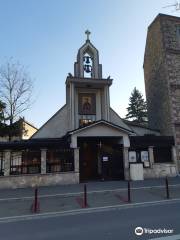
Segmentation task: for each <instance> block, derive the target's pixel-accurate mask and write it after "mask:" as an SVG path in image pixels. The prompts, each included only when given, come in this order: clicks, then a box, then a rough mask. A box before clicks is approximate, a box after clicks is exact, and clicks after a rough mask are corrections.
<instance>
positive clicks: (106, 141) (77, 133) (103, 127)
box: [69, 120, 132, 182]
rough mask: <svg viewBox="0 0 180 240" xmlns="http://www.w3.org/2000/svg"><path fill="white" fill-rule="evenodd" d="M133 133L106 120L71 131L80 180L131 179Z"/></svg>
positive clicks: (72, 146)
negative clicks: (129, 150) (129, 156)
mask: <svg viewBox="0 0 180 240" xmlns="http://www.w3.org/2000/svg"><path fill="white" fill-rule="evenodd" d="M130 134H132V132H129V131H128V130H126V129H124V128H121V127H119V126H117V125H115V124H112V123H110V122H107V121H105V120H100V121H98V122H95V123H93V124H91V125H88V126H85V127H81V128H78V129H76V130H74V131H72V132H69V135H70V136H71V148H74V149H75V166H76V167H75V169H76V171H78V172H79V176H80V179H79V180H80V182H83V181H91V180H100V179H103V180H120V179H121V180H123V179H129V162H128V148H129V146H130V142H129V135H130Z"/></svg>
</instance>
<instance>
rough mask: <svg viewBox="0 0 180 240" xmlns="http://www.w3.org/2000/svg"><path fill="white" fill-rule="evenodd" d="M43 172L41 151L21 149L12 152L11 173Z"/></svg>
mask: <svg viewBox="0 0 180 240" xmlns="http://www.w3.org/2000/svg"><path fill="white" fill-rule="evenodd" d="M40 172H41V152H40V151H21V152H20V151H19V152H12V153H11V163H10V174H11V175H18V174H35V173H40Z"/></svg>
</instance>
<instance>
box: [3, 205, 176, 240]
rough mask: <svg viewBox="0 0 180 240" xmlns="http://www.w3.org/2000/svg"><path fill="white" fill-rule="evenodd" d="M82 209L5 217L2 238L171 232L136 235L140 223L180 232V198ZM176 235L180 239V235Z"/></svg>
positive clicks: (49, 238)
mask: <svg viewBox="0 0 180 240" xmlns="http://www.w3.org/2000/svg"><path fill="white" fill-rule="evenodd" d="M81 211H82V210H81ZM81 211H79V212H77V213H73V212H72V214H71V213H68V214H63V215H61V214H59V215H56V216H53V215H52V216H49V217H48V216H47V217H45V216H37V218H28V217H27V219H25V220H18V219H17V220H13V221H9V220H4V222H3V221H2V222H1V223H0V232H1V237H0V239H2V240H11V239H13V240H32V239H33V240H57V239H63V240H65V239H66V240H71V239H72V240H75V239H78V240H81V239H82V240H84V239H86V240H88V239H91V240H92V239H94V240H95V239H98V240H101V239H103V240H106V239H107V240H110V239H113V240H116V239H117V240H120V239H122V240H126V239H127V240H133V239H151V238H159V237H162V236H163V237H167V234H164V235H160V234H154V235H153V234H143V235H142V236H136V235H135V233H134V229H135V228H136V227H142V228H149V229H158V228H161V229H164V228H166V229H173V235H179V234H180V214H179V213H180V201H168V202H162V203H156V204H155V203H154V204H149V205H148V204H147V205H143V204H142V205H134V206H133V205H129V207H128V206H127V205H126V206H125V207H124V206H122V207H119V208H104V209H101V210H91V209H90V210H89V212H88V211H82V212H81ZM173 239H180V235H179V238H173Z"/></svg>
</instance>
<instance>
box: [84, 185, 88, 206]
mask: <svg viewBox="0 0 180 240" xmlns="http://www.w3.org/2000/svg"><path fill="white" fill-rule="evenodd" d="M86 207H87V187H86V184H84V208H86Z"/></svg>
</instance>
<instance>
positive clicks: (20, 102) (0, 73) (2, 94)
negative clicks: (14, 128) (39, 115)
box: [0, 59, 33, 125]
mask: <svg viewBox="0 0 180 240" xmlns="http://www.w3.org/2000/svg"><path fill="white" fill-rule="evenodd" d="M32 89H33V82H32V80H31V78H30V76H29V74H28V72H27V71H26V69H25V67H24V66H23V65H21V64H20V63H18V62H15V61H13V59H10V60H8V61H7V62H6V63H5V64H4V65H2V66H0V100H1V101H2V102H3V103H4V104H5V106H6V107H5V108H4V115H5V118H6V120H7V121H9V125H12V124H13V123H14V122H15V121H16V120H17V118H18V117H19V116H20V115H21V114H22V112H24V111H25V110H27V109H28V108H29V107H30V104H31V95H32Z"/></svg>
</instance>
